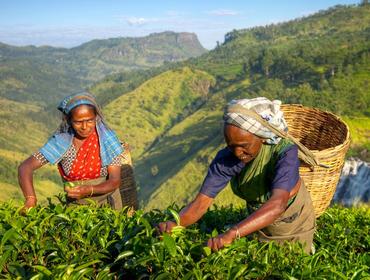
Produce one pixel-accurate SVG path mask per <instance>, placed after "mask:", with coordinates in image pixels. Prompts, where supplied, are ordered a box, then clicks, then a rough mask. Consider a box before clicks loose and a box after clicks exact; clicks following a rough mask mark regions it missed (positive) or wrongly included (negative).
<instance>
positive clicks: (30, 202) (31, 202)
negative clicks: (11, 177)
mask: <svg viewBox="0 0 370 280" xmlns="http://www.w3.org/2000/svg"><path fill="white" fill-rule="evenodd" d="M36 205H37V199H36V196H27V198H26V201H25V202H24V205H23V207H22V209H21V214H22V215H24V214H26V212H27V211H28V209H30V208H32V207H35V206H36Z"/></svg>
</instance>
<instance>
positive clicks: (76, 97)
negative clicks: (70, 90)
mask: <svg viewBox="0 0 370 280" xmlns="http://www.w3.org/2000/svg"><path fill="white" fill-rule="evenodd" d="M81 99H87V100H89V101H91V102H92V103H93V104H94V106H95V107H96V108H98V104H97V103H96V101H95V99H94V98H92V97H90V96H88V95H77V96H75V97H73V98H71V99H70V100H69V101H68V102H67V104H66V105H69V104H71V103H73V102H75V101H77V100H81Z"/></svg>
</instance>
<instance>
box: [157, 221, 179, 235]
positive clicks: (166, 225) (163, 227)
mask: <svg viewBox="0 0 370 280" xmlns="http://www.w3.org/2000/svg"><path fill="white" fill-rule="evenodd" d="M175 226H177V224H176V223H175V222H173V221H167V222H161V223H159V225H158V226H157V228H158V230H159V233H164V232H166V233H171V231H172V228H173V227H175Z"/></svg>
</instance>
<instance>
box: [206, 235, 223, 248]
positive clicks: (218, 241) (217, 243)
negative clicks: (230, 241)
mask: <svg viewBox="0 0 370 280" xmlns="http://www.w3.org/2000/svg"><path fill="white" fill-rule="evenodd" d="M207 246H208V247H209V248H210V249H212V251H218V250H220V249H221V248H223V247H224V243H223V240H222V238H221V237H212V238H210V239H208V242H207Z"/></svg>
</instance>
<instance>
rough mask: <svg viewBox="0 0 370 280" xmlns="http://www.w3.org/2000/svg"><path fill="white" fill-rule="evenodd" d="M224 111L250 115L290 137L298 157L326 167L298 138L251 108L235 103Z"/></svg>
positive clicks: (281, 134)
mask: <svg viewBox="0 0 370 280" xmlns="http://www.w3.org/2000/svg"><path fill="white" fill-rule="evenodd" d="M226 113H236V114H241V115H244V116H247V117H251V118H253V119H255V120H256V121H258V122H260V123H261V124H262V125H263V126H265V127H267V128H268V129H270V130H271V131H272V132H273V133H275V134H276V135H278V136H279V137H282V138H286V139H290V140H292V141H293V143H294V144H296V145H297V146H298V148H299V157H300V158H301V159H302V160H303V161H304V162H306V163H308V164H309V165H311V166H316V165H318V166H321V167H326V168H328V166H327V165H324V164H320V163H319V161H318V160H317V158H316V156H315V155H314V154H313V153H312V152H311V151H310V150H309V149H308V148H307V147H306V146H304V145H303V144H302V143H301V142H299V140H298V139H296V138H294V137H293V136H292V135H290V134H289V133H287V132H285V131H282V130H280V129H278V128H276V127H275V126H273V125H272V124H270V123H269V122H267V121H266V120H264V119H263V118H262V117H261V116H260V115H259V114H257V113H256V112H254V111H253V110H249V109H247V108H244V107H243V106H242V105H240V104H235V105H231V106H229V107H228V108H227V109H226Z"/></svg>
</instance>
